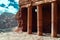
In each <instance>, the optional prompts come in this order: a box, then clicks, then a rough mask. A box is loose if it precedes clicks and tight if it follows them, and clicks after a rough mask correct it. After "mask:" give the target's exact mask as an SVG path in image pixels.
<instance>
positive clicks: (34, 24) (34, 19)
mask: <svg viewBox="0 0 60 40" xmlns="http://www.w3.org/2000/svg"><path fill="white" fill-rule="evenodd" d="M35 9H37V7H36V6H33V8H32V32H37V12H36V11H35Z"/></svg>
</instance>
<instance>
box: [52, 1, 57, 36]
mask: <svg viewBox="0 0 60 40" xmlns="http://www.w3.org/2000/svg"><path fill="white" fill-rule="evenodd" d="M51 18H52V19H51V36H52V37H56V36H57V3H56V2H53V3H51Z"/></svg>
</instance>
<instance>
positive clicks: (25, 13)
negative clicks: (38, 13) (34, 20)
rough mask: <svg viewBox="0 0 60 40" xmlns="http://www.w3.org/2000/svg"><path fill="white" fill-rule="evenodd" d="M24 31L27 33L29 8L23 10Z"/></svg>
mask: <svg viewBox="0 0 60 40" xmlns="http://www.w3.org/2000/svg"><path fill="white" fill-rule="evenodd" d="M22 18H23V31H24V32H27V8H22Z"/></svg>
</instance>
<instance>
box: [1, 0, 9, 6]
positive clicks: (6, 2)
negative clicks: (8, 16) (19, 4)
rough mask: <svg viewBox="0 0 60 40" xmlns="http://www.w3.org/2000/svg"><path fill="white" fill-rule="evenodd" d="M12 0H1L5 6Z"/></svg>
mask: <svg viewBox="0 0 60 40" xmlns="http://www.w3.org/2000/svg"><path fill="white" fill-rule="evenodd" d="M9 3H10V1H8V0H0V4H4V5H5V6H8V5H9Z"/></svg>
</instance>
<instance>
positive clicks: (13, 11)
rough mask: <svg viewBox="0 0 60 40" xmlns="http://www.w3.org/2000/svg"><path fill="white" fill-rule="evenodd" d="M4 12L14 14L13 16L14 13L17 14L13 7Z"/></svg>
mask: <svg viewBox="0 0 60 40" xmlns="http://www.w3.org/2000/svg"><path fill="white" fill-rule="evenodd" d="M6 10H7V12H10V13H14V14H16V12H17V9H16V8H14V7H13V6H9V7H8V9H6Z"/></svg>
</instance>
